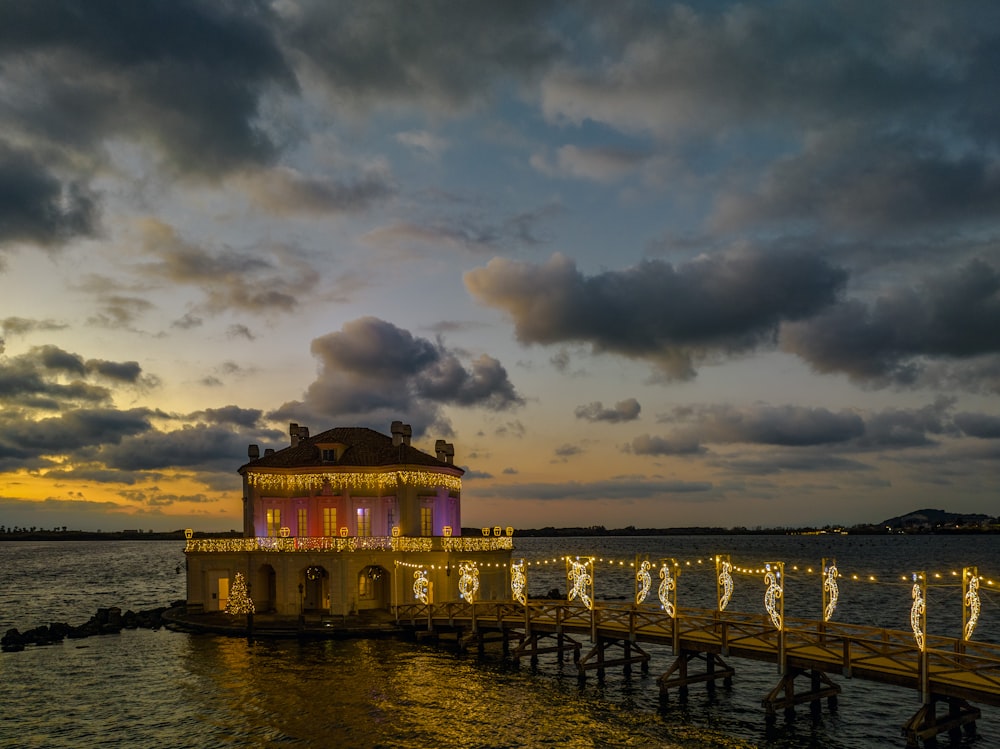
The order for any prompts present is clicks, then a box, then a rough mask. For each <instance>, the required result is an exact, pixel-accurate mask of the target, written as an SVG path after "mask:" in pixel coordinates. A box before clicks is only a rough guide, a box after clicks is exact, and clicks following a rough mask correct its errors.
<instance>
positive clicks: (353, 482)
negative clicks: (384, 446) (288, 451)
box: [247, 470, 462, 496]
mask: <svg viewBox="0 0 1000 749" xmlns="http://www.w3.org/2000/svg"><path fill="white" fill-rule="evenodd" d="M247 483H248V484H249V485H250V486H253V487H255V488H257V489H260V490H261V491H279V492H300V491H317V490H320V489H322V488H323V486H324V485H327V486H329V487H330V488H331V489H361V490H363V491H376V492H378V493H379V495H380V496H381V495H382V493H383V492H385V491H386V490H387V489H391V490H392V491H393V492H395V490H396V489H397V488H398V487H399V486H423V487H436V486H443V487H445V488H446V489H449V490H451V491H456V492H459V491H461V490H462V479H460V478H459V477H458V476H452V475H451V474H449V473H435V472H432V471H399V470H397V471H359V472H356V473H353V472H347V471H337V472H335V473H334V472H330V473H257V472H255V471H249V472H247Z"/></svg>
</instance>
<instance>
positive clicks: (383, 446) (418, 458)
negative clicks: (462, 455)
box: [239, 427, 465, 475]
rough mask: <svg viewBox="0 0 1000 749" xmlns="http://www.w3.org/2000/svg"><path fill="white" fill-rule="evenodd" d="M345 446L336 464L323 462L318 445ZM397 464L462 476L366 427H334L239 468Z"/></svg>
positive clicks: (451, 465) (432, 457)
mask: <svg viewBox="0 0 1000 749" xmlns="http://www.w3.org/2000/svg"><path fill="white" fill-rule="evenodd" d="M328 444H338V445H344V450H343V452H342V453H340V455H338V457H337V462H336V463H330V462H324V461H323V456H322V452H321V451H320V447H319V446H320V445H328ZM398 465H415V466H425V467H428V468H446V469H448V470H449V471H455V472H458V474H459V475H461V474H463V473H465V471H464V470H462V469H461V468H459V467H458V466H456V465H454V464H452V463H446V462H445V461H443V460H438V459H437V458H436V457H434V456H433V455H429V454H427V453H425V452H423V451H422V450H418V449H417V448H415V447H413V446H412V445H407V444H401V445H393V444H392V437H389V436H387V435H385V434H382V433H381V432H376V431H375V430H374V429H368V428H367V427H336V428H334V429H328V430H327V431H325V432H320V433H319V434H317V435H315V436H312V437H307V438H306V439H303V440H300V441H299V443H298V444H297V445H293V446H290V447H286V448H284V449H282V450H276V451H275V452H273V453H271V454H270V455H262V456H261V457H259V458H257V459H256V460H251V461H250V462H249V463H246V464H245V465H242V466H240V468H239V472H240V473H243V472H244V471H246V470H249V469H257V468H310V467H316V468H327V469H329V468H334V467H348V468H376V467H382V466H385V467H388V466H398Z"/></svg>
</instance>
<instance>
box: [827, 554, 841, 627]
mask: <svg viewBox="0 0 1000 749" xmlns="http://www.w3.org/2000/svg"><path fill="white" fill-rule="evenodd" d="M837 574H838V573H837V564H836V563H833V564H831V565H830V566H829V567H827V568H826V570H824V572H823V593H824V594H825V595H824V597H825V598H826V606H824V607H823V621H824V622H828V621H830V620H831V619H832V618H833V612H834V611H835V610H836V609H837V600H838V599H839V598H840V590H839V588H837Z"/></svg>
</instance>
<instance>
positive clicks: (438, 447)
mask: <svg viewBox="0 0 1000 749" xmlns="http://www.w3.org/2000/svg"><path fill="white" fill-rule="evenodd" d="M447 444H448V443H447V442H445V441H444V440H438V441H437V442H435V443H434V454H435V455H437V459H438V460H440V461H441V462H442V463H444V462H445V460H444V458H445V446H446V445H447Z"/></svg>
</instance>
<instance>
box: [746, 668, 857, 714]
mask: <svg viewBox="0 0 1000 749" xmlns="http://www.w3.org/2000/svg"><path fill="white" fill-rule="evenodd" d="M804 673H805V670H804V669H800V668H790V669H788V671H787V672H786V673H785V675H784V676H782V677H781V680H780V681H779V682H778V684H777V686H775V687H774V689H772V690H771V691H770V692H768V694H767V696H766V697H765V698H764V699H763V700H761V706H762V707H763V708H764V709H765V710H766V711H767V714H766V716H765V720H766V721H767V724H768V725H773V724H774V722H775V721H776V720H777V711H778V710H779V709H781V710H783V711H784V713H785V720H788V721H792V720H795V706H796V705H800V704H802V703H803V702H808V703H810V711H811V712H812V714H813V716H818V715H819V712H820V703H819V701H820V700H821V699H823V698H824V697H826V698H827V702H828V703H829V704H831V709H833V707H834V706H836V698H837V695H838V694H840V685H839V684H834V683H833V682H832V681H831V680H830V677H829V676H827V675H826V674H825V673H823V672H822V671H817V670H815V669H813V670H812V671H810V683H809V690H808V691H806V692H798V693H796V691H795V678H796V677H797V676H801V675H802V674H804ZM830 700H834V701H833V702H832V703H830Z"/></svg>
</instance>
